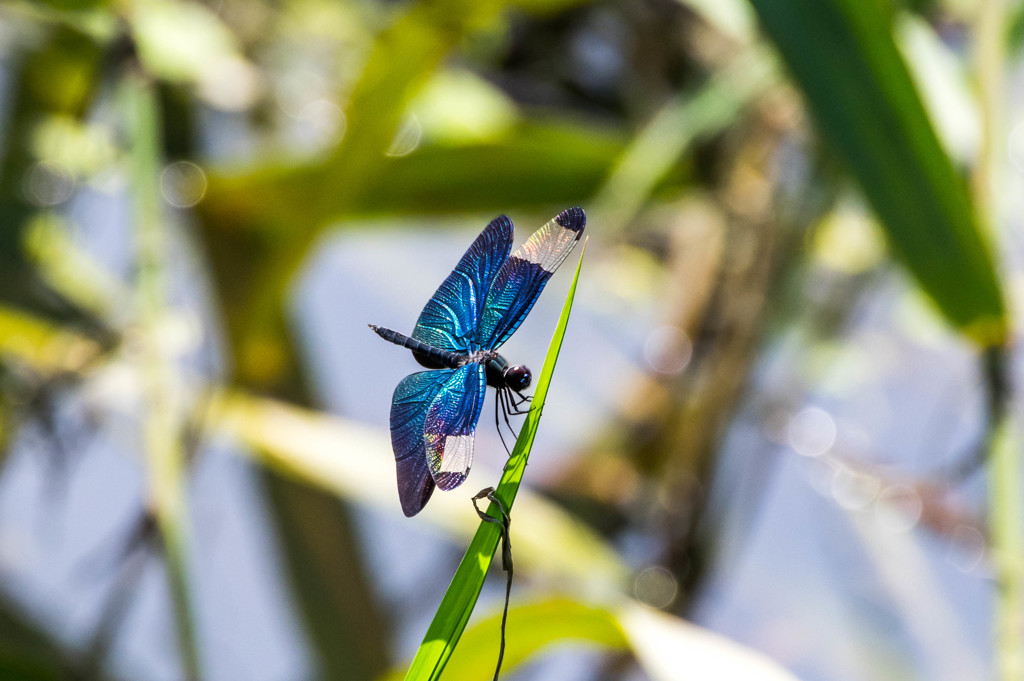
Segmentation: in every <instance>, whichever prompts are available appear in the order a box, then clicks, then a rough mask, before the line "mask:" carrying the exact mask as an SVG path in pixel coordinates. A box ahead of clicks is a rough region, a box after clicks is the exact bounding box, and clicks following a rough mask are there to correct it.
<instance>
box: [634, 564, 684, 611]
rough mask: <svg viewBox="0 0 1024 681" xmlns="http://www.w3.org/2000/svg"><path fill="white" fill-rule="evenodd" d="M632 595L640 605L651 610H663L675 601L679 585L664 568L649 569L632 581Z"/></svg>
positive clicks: (641, 572)
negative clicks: (645, 605)
mask: <svg viewBox="0 0 1024 681" xmlns="http://www.w3.org/2000/svg"><path fill="white" fill-rule="evenodd" d="M633 593H634V594H635V595H636V598H637V600H639V601H640V602H642V603H646V604H647V605H649V606H651V607H653V608H664V607H667V606H669V605H671V604H672V601H674V600H675V599H676V594H678V593H679V584H678V583H677V582H676V578H675V577H673V576H672V573H671V572H669V571H668V570H666V569H665V568H663V567H656V566H655V567H649V568H645V569H644V570H641V571H640V573H639V574H638V575H637V576H636V578H635V579H634V580H633Z"/></svg>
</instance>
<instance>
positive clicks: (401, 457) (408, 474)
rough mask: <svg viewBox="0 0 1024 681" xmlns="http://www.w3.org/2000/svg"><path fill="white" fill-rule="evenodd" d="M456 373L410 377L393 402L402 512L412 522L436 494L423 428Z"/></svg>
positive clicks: (435, 373)
mask: <svg viewBox="0 0 1024 681" xmlns="http://www.w3.org/2000/svg"><path fill="white" fill-rule="evenodd" d="M454 373H455V371H454V370H452V369H444V370H441V371H421V372H419V373H416V374H411V375H409V376H406V377H405V378H403V379H402V382H401V383H399V384H398V387H397V388H395V394H394V396H393V397H392V399H391V447H392V449H394V451H395V466H396V468H397V469H398V471H397V472H398V499H399V501H401V503H402V512H403V513H405V515H406V516H408V517H410V518H411V517H412V516H414V515H416V514H417V513H419V512H420V511H421V510H423V507H424V506H426V504H427V501H429V500H430V495H431V494H433V492H434V478H433V477H432V476H431V474H430V469H429V468H428V466H427V450H426V445H425V443H424V441H423V426H424V423H425V422H426V419H427V411H428V410H429V409H430V405H431V403H433V402H434V399H435V398H436V397H437V394H438V393H439V392H440V391H441V388H442V387H443V386H444V385H445V383H446V382H447V381H448V380H449V379H450V378H451V376H452V374H454Z"/></svg>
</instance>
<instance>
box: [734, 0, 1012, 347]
mask: <svg viewBox="0 0 1024 681" xmlns="http://www.w3.org/2000/svg"><path fill="white" fill-rule="evenodd" d="M752 1H753V5H754V8H755V9H756V10H757V13H758V15H759V17H760V19H761V23H762V26H763V27H764V28H765V30H766V32H767V33H768V35H769V36H770V37H771V39H772V40H773V41H774V43H775V45H776V46H777V47H778V49H779V51H780V53H781V55H782V57H783V59H784V60H785V62H786V64H787V65H788V67H789V70H790V72H791V74H792V75H793V77H794V79H795V80H796V82H797V84H798V85H799V87H800V89H801V90H802V91H803V94H804V96H805V98H806V100H807V103H808V105H809V107H810V109H811V112H812V113H813V114H814V117H815V119H816V121H817V123H818V128H819V130H820V131H821V133H822V135H823V136H824V137H825V138H826V139H827V140H828V141H829V142H830V143H831V145H832V147H833V148H834V149H835V150H836V151H838V153H839V155H840V156H841V157H842V158H843V160H844V161H845V162H846V165H847V167H848V168H849V169H850V170H851V171H852V173H853V175H854V177H855V178H856V180H857V181H858V183H859V184H860V186H861V188H862V189H863V191H864V195H865V197H866V198H867V200H868V201H869V202H870V204H871V206H872V208H873V209H874V211H875V213H876V214H877V215H878V217H879V218H880V219H881V222H882V227H883V229H884V230H885V232H886V234H887V236H888V240H889V244H890V246H891V247H892V251H893V253H894V254H895V256H896V257H897V258H898V259H899V260H900V262H902V264H903V265H904V266H906V268H907V269H908V270H909V271H910V272H911V274H912V275H913V276H914V277H915V278H916V279H917V282H918V283H919V285H920V286H921V288H922V289H923V290H924V291H925V293H926V294H927V295H928V296H929V297H930V298H931V299H932V300H933V301H934V302H935V304H936V306H937V307H938V308H939V310H940V311H941V312H942V313H943V314H944V315H945V317H946V318H947V319H948V321H949V322H950V323H951V324H952V325H953V326H955V327H957V328H958V329H960V330H961V331H963V332H964V333H965V334H967V335H968V336H970V337H971V338H973V339H974V340H975V341H977V342H979V343H980V344H982V345H986V346H987V345H994V344H999V343H1000V342H1002V341H1003V340H1004V338H1005V334H1006V326H1007V322H1006V308H1005V303H1004V299H1003V294H1002V291H1001V288H1000V286H999V281H998V276H997V273H996V270H995V265H994V262H993V257H992V253H991V250H990V247H989V244H988V243H987V238H986V234H985V233H984V232H983V230H982V228H981V225H980V224H979V219H978V217H977V214H976V212H975V210H974V207H973V205H972V202H971V199H970V195H969V194H968V191H967V186H966V183H965V182H964V180H963V178H961V177H960V176H959V175H958V173H957V171H956V169H955V168H954V167H953V163H952V161H951V160H950V159H949V157H948V155H947V154H946V152H945V151H944V149H943V148H942V146H941V144H940V142H939V139H938V136H937V135H936V133H935V130H934V128H933V127H932V124H931V121H930V120H929V117H928V114H927V113H926V111H925V108H924V105H923V103H922V101H921V98H920V97H919V96H918V93H917V89H916V88H915V86H914V83H913V80H912V79H911V76H910V73H909V70H908V69H907V66H906V64H905V62H904V61H903V58H902V57H901V56H900V53H899V50H898V49H897V47H896V43H895V40H894V38H893V31H892V14H891V12H890V11H887V10H886V9H885V7H884V6H883V5H882V3H877V2H863V1H861V0H784V1H778V0H752Z"/></svg>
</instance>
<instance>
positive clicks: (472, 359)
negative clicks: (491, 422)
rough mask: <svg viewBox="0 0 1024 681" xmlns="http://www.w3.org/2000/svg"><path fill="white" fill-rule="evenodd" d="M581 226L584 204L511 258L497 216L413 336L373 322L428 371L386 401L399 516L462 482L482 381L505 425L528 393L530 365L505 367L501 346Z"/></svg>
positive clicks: (508, 235) (505, 226)
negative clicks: (494, 393) (493, 396)
mask: <svg viewBox="0 0 1024 681" xmlns="http://www.w3.org/2000/svg"><path fill="white" fill-rule="evenodd" d="M586 223H587V216H586V214H585V213H584V212H583V209H582V208H569V209H568V210H564V211H562V212H561V213H559V214H558V215H557V216H556V217H555V218H554V219H552V220H551V221H549V222H548V223H547V224H546V225H544V226H543V227H541V228H540V229H539V230H537V231H536V232H535V233H534V234H533V236H531V237H530V238H529V239H528V240H527V241H526V243H524V244H523V245H522V246H521V247H520V248H519V250H517V251H516V252H515V253H513V254H512V255H511V256H510V255H509V252H510V251H511V250H512V233H513V227H512V221H511V220H510V219H509V218H508V217H506V216H504V215H502V216H499V217H497V218H495V219H494V220H492V221H491V222H490V224H488V225H487V227H485V228H484V231H483V232H481V233H480V236H478V237H477V238H476V241H474V242H473V244H472V245H471V246H470V247H469V250H467V251H466V253H465V255H463V256H462V259H461V260H459V264H458V265H456V266H455V269H454V270H453V271H452V273H451V274H449V275H448V278H447V279H445V280H444V282H443V283H442V284H441V286H439V287H438V289H437V291H436V292H435V293H434V295H433V296H431V298H430V300H429V301H427V305H426V307H424V308H423V312H421V313H420V317H419V319H418V320H417V322H416V328H415V329H414V330H413V332H412V336H411V337H410V336H406V335H403V334H401V333H398V332H397V331H392V330H391V329H386V328H383V327H380V326H375V325H373V324H371V325H370V328H371V329H373V330H374V331H376V332H377V334H378V335H379V336H380V337H381V338H383V339H385V340H388V341H391V342H392V343H395V344H397V345H401V346H403V347H406V348H409V349H410V350H412V354H413V357H415V358H416V361H418V362H419V363H420V364H421V365H422V366H424V367H426V368H427V369H430V370H431V371H421V372H419V373H416V374H412V375H410V376H406V377H405V378H404V379H403V380H402V382H401V383H399V384H398V387H397V388H396V389H395V394H394V397H393V398H392V400H391V446H392V448H393V449H394V450H395V463H396V465H397V468H398V497H399V500H400V501H401V503H402V511H403V512H404V513H405V515H407V516H410V517H411V516H414V515H416V514H417V513H419V512H420V511H421V510H422V509H423V507H424V506H425V505H426V503H427V501H428V500H429V499H430V495H431V494H433V492H434V487H435V486H437V487H440V488H441V489H443V490H450V489H454V488H456V487H458V486H459V485H461V484H462V482H463V481H464V480H465V479H466V476H467V475H468V474H469V468H470V466H471V465H472V463H473V436H474V434H475V433H476V424H477V421H478V420H479V419H480V412H481V411H482V410H483V405H484V393H485V390H486V386H488V385H490V386H492V387H494V388H495V389H496V390H497V400H498V402H497V404H496V406H495V413H497V408H498V406H501V408H502V409H503V410H504V411H505V414H506V422H507V415H508V413H510V412H511V413H517V412H515V411H512V410H514V409H516V408H518V407H519V406H520V405H522V404H523V403H524V402H525V401H526V400H527V399H528V398H527V397H525V396H524V395H523V394H522V391H523V390H525V389H527V388H529V387H530V382H531V380H532V374H531V373H530V370H529V369H528V368H526V367H525V366H522V365H519V364H515V365H513V364H509V362H508V361H507V360H506V359H505V358H504V357H502V356H501V355H500V354H498V348H499V347H501V345H502V344H503V343H504V342H505V341H507V340H508V339H509V337H510V336H511V335H512V334H513V333H515V331H516V329H518V328H519V325H520V324H522V323H523V320H524V319H525V318H526V315H527V314H529V313H530V310H531V309H532V308H533V304H534V303H535V302H537V297H538V296H539V295H540V292H541V291H542V290H543V289H544V285H545V284H546V283H547V281H548V279H550V278H551V275H552V274H553V273H554V271H555V270H556V269H558V266H559V265H561V264H562V261H563V260H565V258H566V256H568V255H569V253H570V252H571V251H572V249H573V247H574V246H575V245H576V242H578V241H579V240H580V237H581V236H582V235H583V228H584V227H585V226H586ZM513 394H514V395H515V396H517V397H513ZM495 418H497V417H495Z"/></svg>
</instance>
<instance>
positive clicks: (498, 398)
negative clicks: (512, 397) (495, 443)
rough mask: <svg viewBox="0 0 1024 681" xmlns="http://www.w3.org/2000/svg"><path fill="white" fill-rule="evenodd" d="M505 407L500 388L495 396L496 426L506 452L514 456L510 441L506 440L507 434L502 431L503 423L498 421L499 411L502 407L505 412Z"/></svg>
mask: <svg viewBox="0 0 1024 681" xmlns="http://www.w3.org/2000/svg"><path fill="white" fill-rule="evenodd" d="M503 407H504V403H503V402H502V391H501V390H498V391H497V393H495V396H494V428H495V429H496V430H497V431H498V438H499V439H500V440H501V446H502V447H504V448H505V453H506V454H508V455H509V456H512V450H511V449H509V448H508V443H507V442H505V436H504V434H502V432H501V423H500V422H499V421H498V411H499V409H500V410H501V411H502V413H504V411H505V410H504V409H503Z"/></svg>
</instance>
